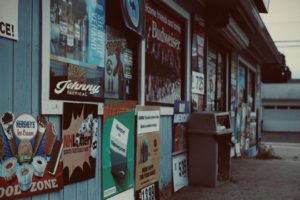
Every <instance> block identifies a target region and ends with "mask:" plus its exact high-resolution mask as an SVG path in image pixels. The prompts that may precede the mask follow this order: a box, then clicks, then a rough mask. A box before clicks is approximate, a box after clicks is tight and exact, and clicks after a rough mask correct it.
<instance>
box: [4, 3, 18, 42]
mask: <svg viewBox="0 0 300 200" xmlns="http://www.w3.org/2000/svg"><path fill="white" fill-rule="evenodd" d="M18 13H19V0H1V1H0V37H4V38H8V39H13V40H18V39H19V36H18Z"/></svg>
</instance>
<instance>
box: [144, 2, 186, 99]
mask: <svg viewBox="0 0 300 200" xmlns="http://www.w3.org/2000/svg"><path fill="white" fill-rule="evenodd" d="M145 13H146V77H145V87H146V91H145V94H146V102H149V103H164V104H174V101H175V100H180V99H181V90H182V88H181V87H182V80H181V74H182V73H181V72H182V68H183V66H182V62H183V61H182V60H183V55H182V53H183V50H182V49H183V44H182V41H183V25H182V24H181V23H180V22H179V21H178V20H176V19H175V18H173V17H171V16H170V15H169V14H168V13H167V12H165V11H164V10H163V9H161V8H160V7H158V6H157V5H155V4H153V3H150V2H146V7H145Z"/></svg>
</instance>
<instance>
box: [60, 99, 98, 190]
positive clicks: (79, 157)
mask: <svg viewBox="0 0 300 200" xmlns="http://www.w3.org/2000/svg"><path fill="white" fill-rule="evenodd" d="M97 114H98V105H96V104H78V103H64V109H63V121H62V122H63V131H62V139H63V152H62V158H63V178H64V185H69V184H73V183H77V182H80V181H84V180H88V179H91V178H94V177H95V173H96V153H97V141H98V139H97V138H98V118H97Z"/></svg>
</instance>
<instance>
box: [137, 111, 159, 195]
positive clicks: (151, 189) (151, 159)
mask: <svg viewBox="0 0 300 200" xmlns="http://www.w3.org/2000/svg"><path fill="white" fill-rule="evenodd" d="M135 160H136V165H135V170H136V171H135V198H136V199H137V200H144V199H154V200H157V199H158V196H159V189H158V181H159V164H160V108H159V107H156V106H139V107H138V108H137V142H136V159H135Z"/></svg>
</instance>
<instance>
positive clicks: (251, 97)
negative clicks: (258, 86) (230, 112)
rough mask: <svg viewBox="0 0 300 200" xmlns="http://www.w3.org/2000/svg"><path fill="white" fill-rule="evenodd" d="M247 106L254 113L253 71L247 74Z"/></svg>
mask: <svg viewBox="0 0 300 200" xmlns="http://www.w3.org/2000/svg"><path fill="white" fill-rule="evenodd" d="M248 75H249V76H248V80H249V81H248V88H249V89H248V104H249V106H250V107H251V111H252V112H254V111H255V107H254V102H255V75H254V72H253V71H249V73H248Z"/></svg>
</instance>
